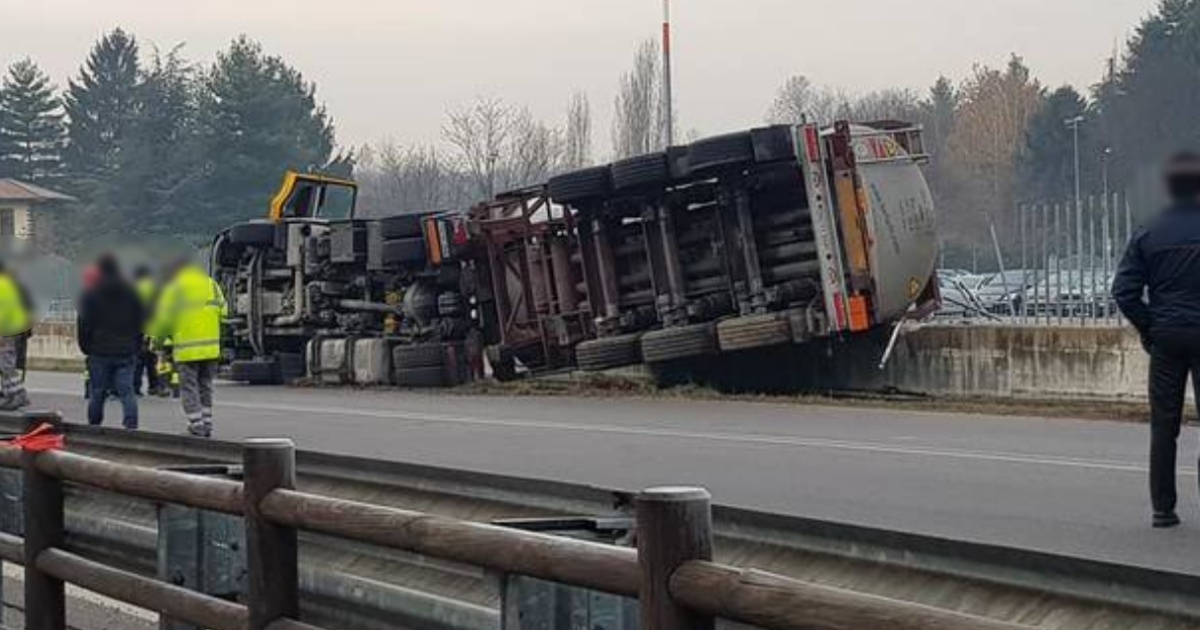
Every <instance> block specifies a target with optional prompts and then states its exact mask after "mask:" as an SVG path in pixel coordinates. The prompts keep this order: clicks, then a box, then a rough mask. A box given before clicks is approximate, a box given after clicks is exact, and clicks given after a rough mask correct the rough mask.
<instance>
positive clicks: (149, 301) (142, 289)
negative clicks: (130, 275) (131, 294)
mask: <svg viewBox="0 0 1200 630" xmlns="http://www.w3.org/2000/svg"><path fill="white" fill-rule="evenodd" d="M135 288H136V289H137V294H138V297H140V298H142V304H145V305H146V307H147V308H153V307H154V297H155V296H154V294H155V293H157V292H158V285H157V284H155V282H154V278H150V277H145V278H142V279H141V280H138V281H137V285H136V287H135Z"/></svg>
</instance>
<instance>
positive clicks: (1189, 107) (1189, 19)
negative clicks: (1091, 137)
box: [1095, 0, 1200, 182]
mask: <svg viewBox="0 0 1200 630" xmlns="http://www.w3.org/2000/svg"><path fill="white" fill-rule="evenodd" d="M1095 94H1096V97H1097V103H1096V111H1097V113H1098V114H1099V116H1100V121H1099V122H1100V124H1099V127H1100V128H1101V129H1102V130H1104V131H1105V132H1106V133H1107V134H1108V137H1107V138H1105V139H1104V140H1105V141H1106V146H1111V147H1112V149H1113V156H1112V157H1113V162H1112V166H1113V175H1114V177H1115V178H1116V180H1117V181H1121V180H1124V181H1125V182H1129V181H1130V179H1131V178H1132V176H1133V175H1134V174H1135V173H1136V172H1137V171H1138V170H1139V169H1143V168H1151V167H1157V166H1158V165H1159V164H1160V163H1161V160H1162V159H1163V158H1164V157H1165V156H1166V155H1167V154H1169V153H1171V152H1173V151H1176V150H1179V149H1181V148H1187V147H1192V148H1194V147H1197V146H1200V126H1198V125H1196V112H1197V111H1200V0H1163V1H1162V2H1161V3H1160V4H1159V6H1158V10H1157V12H1156V13H1155V14H1153V15H1151V16H1150V17H1149V18H1146V19H1145V20H1144V21H1143V22H1142V23H1141V25H1140V26H1139V27H1138V29H1137V32H1136V34H1135V35H1134V37H1133V38H1132V39H1131V40H1130V42H1129V47H1128V51H1127V53H1126V57H1125V60H1124V63H1123V64H1122V66H1121V68H1120V69H1119V70H1118V71H1117V72H1116V73H1115V76H1114V77H1111V78H1110V79H1108V80H1106V81H1105V82H1104V83H1102V84H1101V85H1100V86H1099V87H1098V88H1097V89H1096V91H1095Z"/></svg>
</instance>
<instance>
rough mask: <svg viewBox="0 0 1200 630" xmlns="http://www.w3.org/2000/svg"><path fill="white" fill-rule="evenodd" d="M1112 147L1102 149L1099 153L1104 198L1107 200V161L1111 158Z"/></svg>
mask: <svg viewBox="0 0 1200 630" xmlns="http://www.w3.org/2000/svg"><path fill="white" fill-rule="evenodd" d="M1112 152H1113V150H1112V147H1104V151H1102V152H1101V153H1100V169H1101V171H1102V172H1103V173H1104V198H1105V199H1108V159H1109V158H1111V157H1112Z"/></svg>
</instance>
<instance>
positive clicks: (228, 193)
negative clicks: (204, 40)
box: [189, 37, 334, 232]
mask: <svg viewBox="0 0 1200 630" xmlns="http://www.w3.org/2000/svg"><path fill="white" fill-rule="evenodd" d="M204 88H205V89H204V90H203V91H202V97H203V98H202V103H201V108H200V119H201V128H202V133H203V135H204V142H205V146H204V154H205V155H206V156H207V159H208V163H209V164H211V166H212V168H211V174H210V176H209V177H208V186H207V187H206V190H207V191H208V193H209V194H207V195H205V199H204V201H205V205H206V207H207V211H206V212H204V213H202V214H201V213H196V214H195V215H194V216H193V219H195V222H194V223H193V224H191V225H190V226H189V228H190V229H193V230H197V231H209V232H211V231H213V230H216V229H218V228H220V227H223V226H225V225H228V224H229V223H232V222H235V221H242V220H246V219H249V218H254V217H261V216H262V215H263V213H264V212H265V209H266V207H267V203H268V201H269V200H270V197H271V193H272V192H273V191H274V188H275V186H276V185H277V183H278V181H279V179H280V177H281V176H282V174H283V172H284V171H285V170H286V169H295V170H301V171H307V170H312V169H321V168H322V167H324V166H325V165H327V164H328V163H329V161H330V158H331V156H332V154H333V149H334V132H333V124H332V123H331V122H330V120H329V117H328V115H327V114H326V112H325V108H324V107H323V106H321V105H319V104H318V103H317V101H316V97H315V87H314V86H313V84H312V83H309V82H308V81H306V80H305V79H304V77H303V76H302V75H301V74H300V72H298V71H297V70H295V69H293V68H291V67H290V66H288V65H287V64H286V63H285V62H284V61H283V60H282V59H280V58H279V57H274V56H269V55H267V54H265V53H264V52H263V50H262V47H261V46H260V45H259V44H258V43H256V42H253V41H251V40H249V39H247V38H246V37H240V38H238V39H236V40H234V41H233V43H232V44H231V45H230V47H229V49H228V50H225V51H223V52H221V53H219V54H218V55H217V61H216V64H215V65H214V66H213V68H212V69H211V71H210V72H209V73H208V75H207V76H206V77H205V80H204Z"/></svg>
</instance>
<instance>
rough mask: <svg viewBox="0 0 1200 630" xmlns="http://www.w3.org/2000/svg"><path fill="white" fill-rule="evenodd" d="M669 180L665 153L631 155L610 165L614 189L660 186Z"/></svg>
mask: <svg viewBox="0 0 1200 630" xmlns="http://www.w3.org/2000/svg"><path fill="white" fill-rule="evenodd" d="M670 181H671V168H670V165H668V164H667V154H666V153H650V154H648V155H639V156H637V157H631V158H629V159H626V160H621V161H620V162H614V163H613V165H612V184H613V188H614V189H616V190H628V189H630V188H640V187H648V186H661V185H663V184H666V183H668V182H670Z"/></svg>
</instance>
